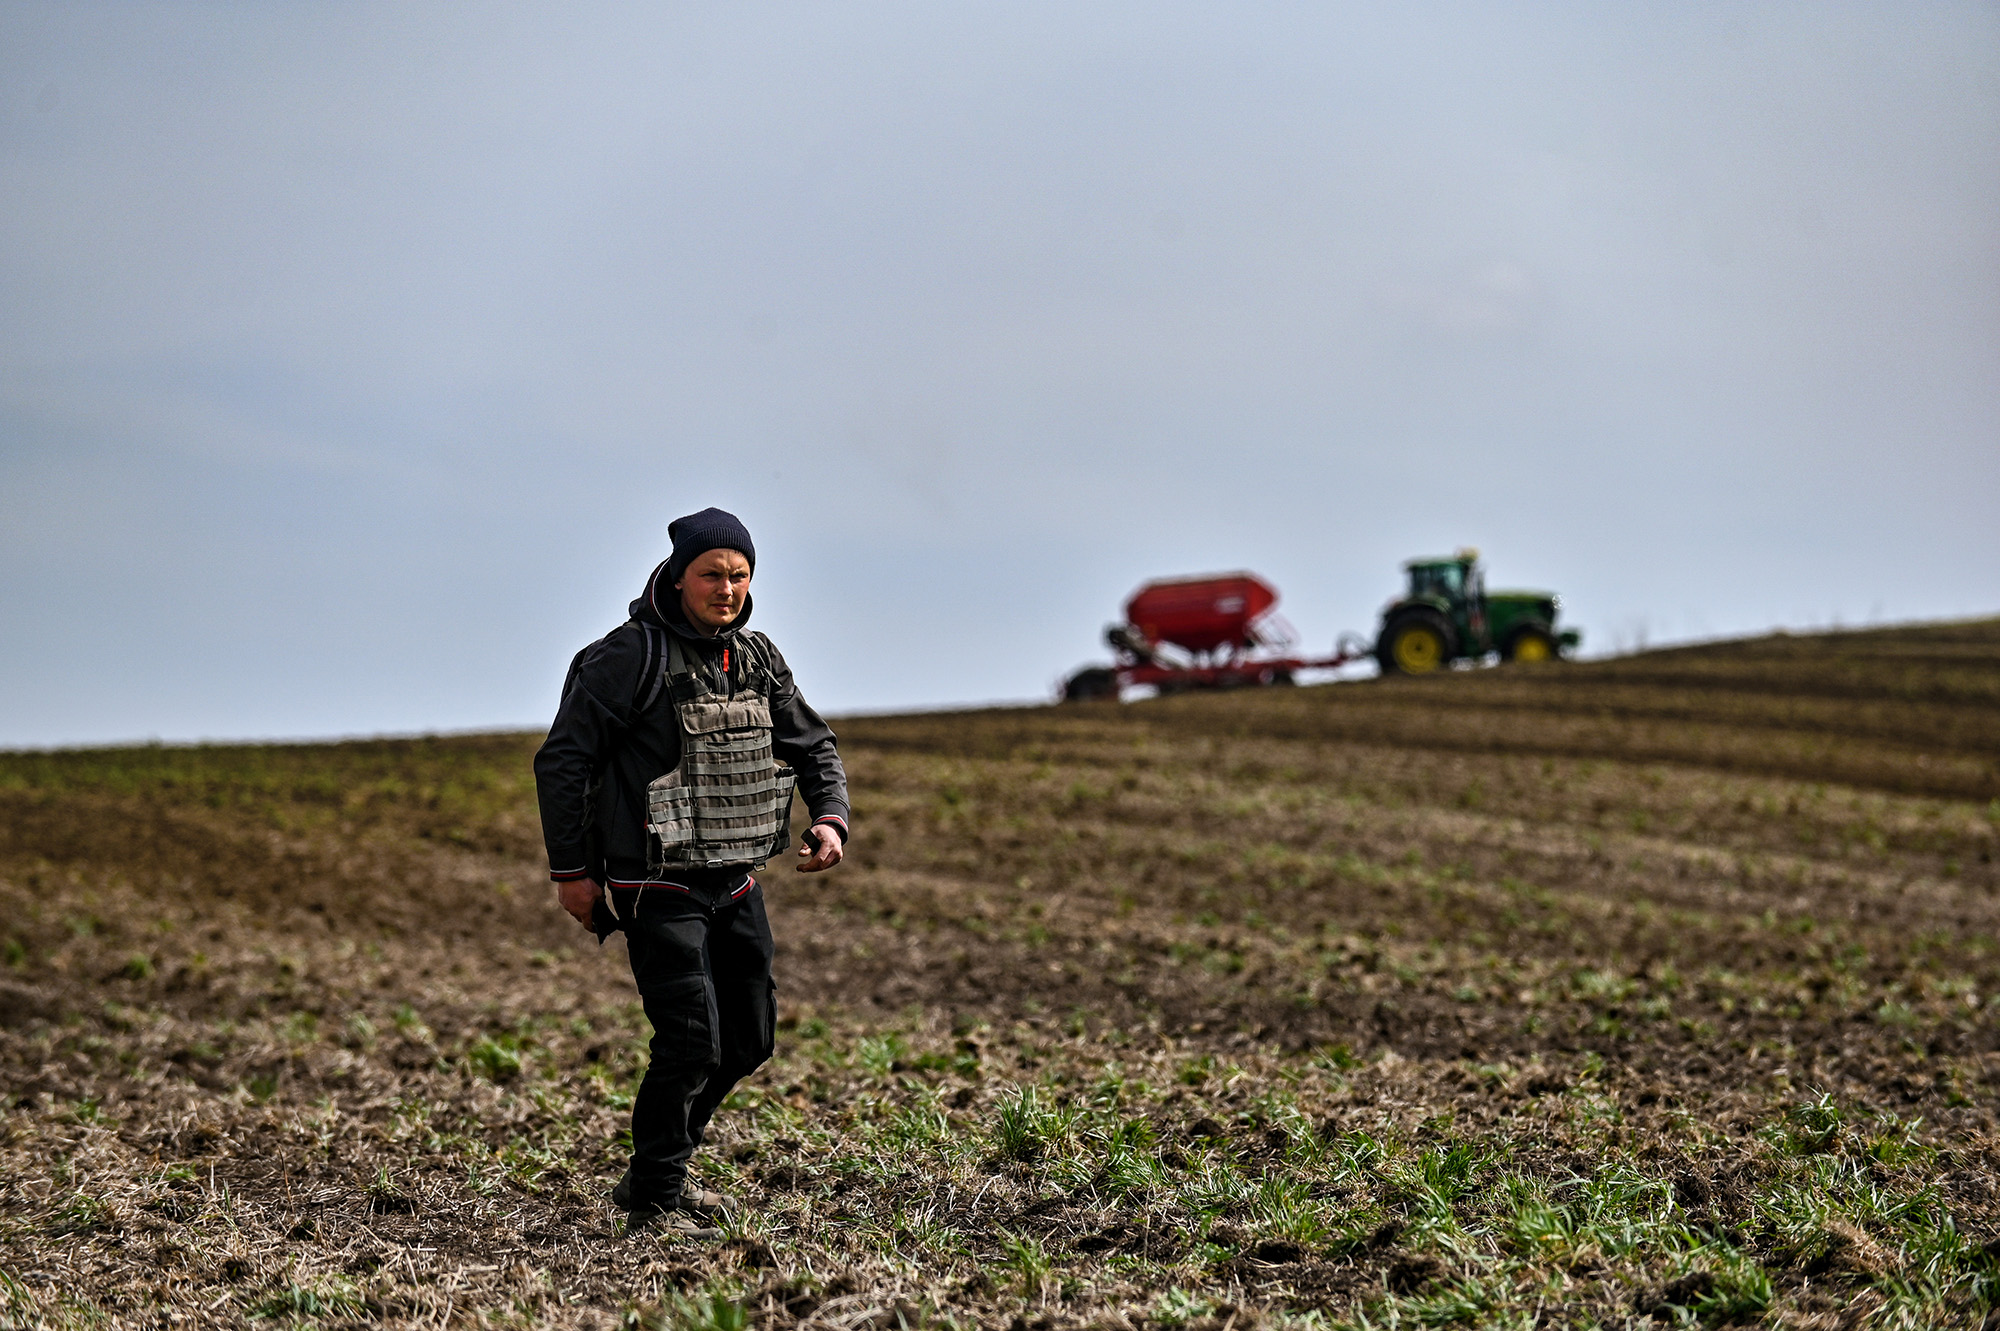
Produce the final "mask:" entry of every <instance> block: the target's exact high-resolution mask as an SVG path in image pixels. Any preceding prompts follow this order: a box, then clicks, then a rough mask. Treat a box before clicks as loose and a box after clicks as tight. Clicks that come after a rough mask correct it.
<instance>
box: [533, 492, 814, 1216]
mask: <svg viewBox="0 0 2000 1331" xmlns="http://www.w3.org/2000/svg"><path fill="white" fill-rule="evenodd" d="M667 534H668V536H669V537H671V538H672V540H673V543H674V549H673V553H672V554H671V555H670V556H668V558H667V560H666V562H664V563H662V564H661V565H660V566H659V567H658V568H656V569H654V570H653V573H652V576H651V577H649V578H648V579H647V580H646V588H645V591H644V592H643V593H642V594H641V595H640V597H639V599H638V600H636V601H634V602H632V605H631V611H630V613H631V618H630V619H629V620H627V621H626V623H624V624H623V625H621V626H620V627H618V628H616V629H614V630H612V631H611V632H610V633H609V634H607V635H606V636H604V637H603V638H600V639H599V640H598V641H596V642H594V643H592V644H590V646H588V647H586V648H584V649H583V650H582V651H581V652H578V653H577V655H576V659H575V660H574V661H573V662H571V663H570V668H569V677H568V679H566V680H565V681H564V683H563V693H562V704H561V706H560V707H559V708H558V710H557V712H556V719H555V724H553V725H552V726H550V727H549V737H548V740H547V741H546V742H545V743H544V744H543V745H542V747H541V751H540V752H538V753H537V754H536V755H535V788H536V793H537V795H538V796H539V799H540V803H541V812H542V835H543V838H544V839H545V841H546V842H547V844H548V852H549V877H550V878H552V879H553V880H555V883H556V892H557V896H558V898H559V899H560V901H561V902H562V907H563V909H564V910H566V911H568V912H569V913H570V914H571V915H573V916H575V917H576V919H577V921H578V922H579V923H580V924H582V925H584V926H585V927H587V928H591V929H593V930H595V931H596V932H597V935H598V937H599V939H600V940H602V939H603V938H604V937H606V936H608V935H609V934H610V933H611V932H612V931H614V930H623V931H624V933H625V942H626V949H627V951H628V952H629V953H630V956H631V962H632V976H633V979H634V980H636V981H637V983H638V988H639V997H640V999H641V1001H642V1002H643V1003H644V1005H645V1009H646V1019H647V1020H648V1021H650V1022H651V1023H652V1025H653V1039H652V1045H651V1052H652V1058H651V1061H650V1063H649V1064H648V1066H647V1068H646V1075H645V1079H644V1080H643V1081H642V1082H641V1083H640V1086H639V1094H638V1098H637V1099H636V1100H635V1101H634V1102H633V1105H632V1163H631V1166H630V1168H628V1169H627V1170H626V1171H625V1177H624V1178H623V1179H621V1180H619V1183H618V1186H617V1187H616V1188H615V1189H614V1190H613V1192H612V1194H611V1195H612V1200H613V1201H614V1202H616V1203H617V1204H618V1205H619V1206H621V1207H623V1208H624V1209H625V1210H626V1211H627V1212H628V1213H629V1216H630V1225H629V1226H628V1228H636V1227H638V1226H640V1225H644V1224H648V1223H652V1224H658V1225H660V1226H662V1227H665V1228H669V1229H672V1230H674V1231H676V1232H679V1233H682V1234H686V1235H689V1236H694V1237H713V1236H714V1235H717V1234H719V1233H720V1232H721V1231H720V1229H718V1228H717V1227H716V1223H715V1222H716V1221H718V1220H721V1219H723V1218H726V1217H727V1216H728V1215H729V1214H731V1212H732V1211H733V1210H734V1208H735V1204H734V1203H733V1202H732V1201H731V1200H730V1199H728V1198H726V1197H722V1196H720V1195H718V1194H716V1193H713V1192H704V1191H702V1190H700V1189H698V1188H696V1187H695V1186H694V1185H693V1184H692V1183H691V1182H690V1181H689V1179H688V1161H689V1159H690V1157H692V1156H693V1154H694V1150H695V1148H696V1147H697V1146H699V1145H700V1144H701V1141H702V1136H703V1133H704V1131H705V1129H706V1128H707V1126H708V1121H709V1117H710V1115H712V1114H713V1113H714V1112H715V1109H716V1106H717V1105H719V1104H721V1103H722V1100H723V1098H724V1097H725V1096H727V1095H728V1094H729V1091H730V1088H732V1087H733V1086H735V1084H736V1083H737V1082H738V1081H739V1080H740V1079H741V1078H743V1077H745V1076H747V1075H749V1074H750V1073H751V1072H753V1071H755V1070H756V1069H757V1068H758V1067H759V1066H761V1065H762V1064H763V1063H764V1061H765V1060H766V1059H768V1058H770V1056H771V1052H772V1047H773V1041H774V1031H775V1025H776V1020H775V1018H776V1013H775V1011H774V1004H773V999H772V992H773V986H772V982H771V956H772V942H771V926H770V922H769V921H768V919H766V917H765V914H764V894H763V889H762V888H760V887H759V886H758V885H757V880H756V879H754V878H753V877H751V871H752V870H754V869H756V868H758V867H760V866H761V865H762V864H763V863H764V862H765V861H766V860H769V859H772V858H775V857H777V856H781V855H783V854H784V853H785V852H786V850H788V849H789V848H790V830H789V829H790V812H791V803H792V789H793V785H794V783H796V785H797V787H798V789H799V792H800V794H802V795H803V796H804V797H805V803H806V808H807V809H808V810H809V811H810V813H811V815H812V822H811V825H810V826H808V827H807V829H806V832H805V836H804V844H803V845H802V846H800V847H799V848H798V851H797V855H796V859H797V861H798V864H797V868H798V870H799V871H800V872H802V873H817V872H819V871H820V870H823V869H830V868H832V867H833V866H834V865H836V864H838V863H840V859H841V854H842V848H843V847H844V846H845V845H846V842H847V815H848V809H847V775H846V772H845V771H844V770H843V769H842V767H841V764H840V754H839V752H838V751H837V750H836V749H835V747H834V737H833V731H832V730H830V729H828V728H827V724H826V722H825V721H823V720H821V719H820V716H819V713H817V712H815V711H813V709H812V708H811V707H809V706H807V705H806V701H805V699H804V698H803V697H801V696H800V694H799V690H798V687H797V685H795V684H794V683H793V682H792V672H791V669H790V668H789V667H788V666H786V664H785V659H784V657H782V656H780V655H779V654H778V649H777V648H776V647H774V646H772V644H771V640H770V639H769V638H767V637H765V636H764V635H763V634H761V633H753V632H750V631H749V630H748V629H747V628H746V627H745V626H746V625H747V624H748V623H749V620H750V605H751V603H750V578H751V575H752V573H753V572H754V571H755V570H756V566H757V549H756V547H755V546H754V545H752V544H751V541H750V533H749V532H748V531H747V530H745V528H744V526H743V524H742V523H741V522H739V521H738V520H737V519H736V518H735V517H734V516H732V515H731V514H728V513H725V512H723V511H722V510H721V509H716V508H708V509H703V510H702V511H701V512H699V513H694V514H690V515H689V516H687V517H684V518H681V519H679V520H678V521H676V522H674V523H673V524H671V525H670V526H669V527H668V528H667ZM774 759H782V760H783V761H784V762H785V763H786V764H787V765H788V766H787V767H780V766H779V765H778V764H777V762H776V761H774Z"/></svg>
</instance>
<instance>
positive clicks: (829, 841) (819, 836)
mask: <svg viewBox="0 0 2000 1331" xmlns="http://www.w3.org/2000/svg"><path fill="white" fill-rule="evenodd" d="M805 840H806V844H805V845H803V846H800V847H799V859H801V860H802V861H804V863H802V864H800V865H799V866H798V870H799V872H800V873H818V872H819V871H820V870H821V869H831V868H832V867H833V866H834V865H836V864H838V863H840V857H841V854H842V852H843V847H842V846H841V844H840V833H838V832H836V831H834V830H833V828H832V827H830V826H828V825H827V824H825V823H814V824H813V825H812V826H811V827H808V828H807V829H806V836H805ZM815 843H816V844H815Z"/></svg>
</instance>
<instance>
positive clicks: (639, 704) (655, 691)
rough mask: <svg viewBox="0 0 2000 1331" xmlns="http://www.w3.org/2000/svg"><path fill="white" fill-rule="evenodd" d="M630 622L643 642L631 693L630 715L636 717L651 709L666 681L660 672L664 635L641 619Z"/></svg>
mask: <svg viewBox="0 0 2000 1331" xmlns="http://www.w3.org/2000/svg"><path fill="white" fill-rule="evenodd" d="M631 622H632V623H634V624H637V625H638V626H639V636H640V638H641V639H643V640H644V642H645V651H644V652H643V653H641V655H640V666H639V684H638V687H637V688H636V689H634V690H633V694H632V715H633V716H634V717H635V718H637V717H639V716H642V715H644V714H645V713H647V712H649V711H651V710H652V708H653V704H654V703H656V702H658V701H659V700H660V689H661V688H662V687H663V686H664V685H665V683H666V680H665V679H664V678H663V677H662V675H661V673H660V648H661V643H660V639H661V637H662V636H665V635H663V634H662V633H661V631H660V630H659V629H657V628H655V627H653V626H652V625H651V624H648V623H647V622H646V621H645V620H643V619H635V620H633V621H631Z"/></svg>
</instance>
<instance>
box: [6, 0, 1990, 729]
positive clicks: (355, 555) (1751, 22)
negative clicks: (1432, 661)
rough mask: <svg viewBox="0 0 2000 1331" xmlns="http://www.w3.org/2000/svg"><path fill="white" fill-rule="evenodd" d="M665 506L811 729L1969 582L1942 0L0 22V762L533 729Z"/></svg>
mask: <svg viewBox="0 0 2000 1331" xmlns="http://www.w3.org/2000/svg"><path fill="white" fill-rule="evenodd" d="M708 504H718V505H721V506H723V507H727V508H731V509H734V510H735V511H736V512H738V513H740V514H741V515H742V516H743V517H744V518H745V519H746V520H747V521H748V522H749V524H750V526H751V529H752V531H753V532H754V533H755V534H756V537H757V540H758V547H759V555H760V562H759V566H758V576H757V599H758V613H757V616H756V623H757V624H758V626H759V627H762V628H765V629H767V630H769V631H770V632H771V633H772V634H773V635H774V636H775V637H776V639H777V641H778V642H779V644H780V645H781V646H782V647H783V648H784V650H785V652H786V653H787V655H788V656H789V657H790V658H791V660H792V661H793V663H794V665H795V667H796V668H797V670H798V672H799V675H800V678H801V680H802V682H803V684H804V685H805V687H806V691H807V694H808V696H809V697H811V698H812V699H813V700H814V701H815V702H816V703H818V704H819V705H820V706H821V707H822V708H824V709H827V710H831V711H842V710H857V709H894V708H904V707H920V706H929V705H936V704H947V703H956V702H967V701H976V700H988V699H1025V698H1034V697H1039V696H1046V695H1047V693H1048V691H1049V689H1050V688H1051V687H1052V686H1053V684H1054V682H1055V681H1056V680H1057V679H1058V678H1059V677H1060V676H1061V675H1062V674H1064V673H1065V672H1066V671H1068V670H1069V669H1070V668H1072V667H1074V666H1076V665H1078V664H1081V663H1083V662H1086V661H1088V660H1090V659H1092V658H1095V657H1102V656H1103V655H1104V650H1103V648H1102V647H1101V645H1100V643H1099V641H1098V634H1099V632H1100V630H1101V629H1102V626H1103V625H1104V623H1105V622H1106V621H1107V620H1110V619H1112V618H1115V617H1116V615H1117V612H1118V609H1119V607H1120V605H1121V604H1122V602H1123V600H1124V598H1125V596H1126V595H1127V594H1128V593H1129V592H1130V591H1131V590H1132V588H1133V587H1134V586H1135V585H1136V584H1138V583H1139V582H1141V581H1142V580H1144V579H1145V578H1148V577H1152V576H1160V575H1168V574H1182V573H1194V572H1201V571H1205V570H1211V569H1228V568H1237V567H1247V568H1251V569H1255V570H1258V571H1260V572H1262V573H1263V574H1265V575H1266V576H1267V577H1269V578H1270V579H1271V580H1272V581H1273V582H1275V583H1276V584H1277V585H1278V586H1279V587H1280V588H1281V589H1282V591H1283V593H1284V601H1283V603H1282V606H1281V608H1282V609H1283V611H1284V612H1285V613H1286V614H1287V616H1288V617H1289V618H1290V619H1291V620H1292V622H1293V623H1295V624H1296V625H1298V627H1299V628H1300V629H1301V630H1302V631H1303V633H1304V635H1305V637H1306V639H1307V640H1308V642H1309V643H1310V644H1313V645H1317V646H1328V645H1330V644H1331V642H1332V640H1333V638H1334V636H1335V634H1336V633H1337V632H1339V631H1340V630H1343V629H1356V630H1371V629H1372V627H1373V624H1374V619H1375V614H1376V611H1377V609H1378V608H1379V606H1380V604H1381V602H1382V601H1383V600H1384V598H1385V597H1386V596H1387V595H1388V594H1389V593H1390V592H1391V591H1392V590H1393V589H1394V588H1395V586H1396V582H1397V578H1398V573H1397V564H1398V561H1400V560H1401V559H1403V558H1404V557H1407V556H1410V555H1415V554H1422V553H1427V552H1438V551H1444V550H1448V549H1450V548H1452V547H1454V546H1456V545H1460V544H1476V545H1478V546H1480V547H1482V548H1483V549H1484V550H1485V551H1486V553H1487V555H1488V558H1489V564H1490V568H1491V570H1492V578H1493V580H1494V581H1495V582H1496V583H1497V584H1502V585H1504V584H1515V585H1527V586H1543V587H1551V588H1554V589H1556V590H1558V591H1560V592H1561V593H1562V594H1563V595H1564V597H1565V601H1566V604H1567V606H1568V609H1569V612H1570V614H1571V616H1572V618H1573V620H1574V622H1576V623H1577V624H1579V625H1580V626H1581V627H1582V628H1583V629H1584V631H1585V634H1586V644H1587V646H1590V647H1594V648H1598V649H1606V648H1610V647H1612V646H1615V645H1629V644H1631V643H1633V642H1636V641H1638V640H1639V639H1640V638H1641V637H1645V638H1648V639H1650V640H1651V641H1655V642H1658V641H1663V640H1669V639H1676V638H1683V637H1689V636H1707V635H1715V634H1724V633H1739V632H1747V631H1754V630H1759V629H1763V628H1766V627H1769V626H1772V625H1776V624H1786V625H1792V626H1808V625H1815V624H1827V623H1832V622H1836V621H1838V622H1845V623H1859V622H1866V621H1873V620H1882V619H1906V618H1917V617H1933V616H1952V615H1970V614H1980V613H1987V614H1990V613H1994V612H1996V611H2000V560H1996V557H1995V556H1996V544H2000V543H1997V542H1996V539H1995V532H1996V531H2000V8H1996V7H1995V6H1994V5H1992V4H1990V3H1977V4H1942V3H1941V4H1928V3H1912V2H1911V0H1897V2H1896V3H1881V4H1857V5H1841V4H1797V5H1792V4H1769V5H1745V4H1737V3H1732V4H1725V5H1705V4H1695V3H1687V2H1686V0H1675V2H1674V3H1663V4H1644V3H1620V4H1601V3H1598V4H1576V5H1564V4H1521V3H1518V2H1516V0H1510V2H1509V3H1504V4H1502V3H1492V4H1478V3H1465V4H1452V5H1396V6H1386V5H1379V4H1365V5H1364V4H1339V3H1327V2H1325V0H1320V2H1318V3H1312V4H1301V5H1283V4H1230V5H1217V4H1199V5H1173V4H1163V3H1147V4H1102V5H1077V4H1073V3H1063V4H1049V5H1027V4H993V5H965V4H937V3H931V4H912V5H892V4H871V5H838V4H824V3H815V4H801V5H795V6H792V5H787V6H774V5H763V4H744V3H737V4H729V5H665V4H645V5H634V6H631V7H629V8H628V7H617V6H606V5H577V6H567V5H566V6H530V7H519V8H515V7H507V6H500V5H495V4H489V3H481V4H478V5H467V6H462V7H449V6H411V5H404V4H393V5H390V4H382V5H376V4H338V5H336V4H326V5H316V6H301V5H277V4H255V5H252V4H240V5H229V4H221V5H154V4H144V5H140V4H133V5H105V4H94V3H87V2H81V0H68V2H67V3H63V4H60V5H53V4H52V5H34V4H11V5H8V6H7V7H5V8H4V9H0V744H16V745H18V744H47V743H66V742H80V741H89V740H100V739H129V738H143V737H148V736H158V737H164V738H168V739H174V738H189V737H200V736H208V737H227V736H279V735H283V736H299V735H322V734H348V733H367V732H381V731H411V730H428V729H439V728H463V727H474V726H529V725H540V724H543V723H545V722H546V720H547V718H548V716H549V715H550V714H551V713H552V711H553V707H554V702H555V695H556V690H557V688H558V686H559V684H560V681H561V678H562V671H563V668H564V666H565V665H566V663H567V661H568V659H569V657H570V655H571V654H572V653H573V652H574V651H575V650H576V649H577V647H579V646H581V645H582V644H583V643H584V642H586V641H588V640H589V639H591V638H593V637H595V636H597V635H599V634H601V633H603V632H605V631H606V630H608V629H610V628H611V627H612V626H614V625H615V624H617V623H618V622H619V621H620V620H621V618H622V617H623V613H624V604H625V602H626V601H627V600H628V599H629V598H630V597H631V596H632V595H633V594H634V593H635V592H636V590H637V588H638V585H639V583H640V582H641V580H642V579H643V577H644V575H645V573H646V572H647V570H648V569H649V568H650V567H651V566H652V564H653V562H654V561H655V560H656V559H658V558H659V557H661V556H662V555H663V553H664V552H665V549H666V540H665V527H666V523H667V521H668V520H669V519H670V518H672V517H674V516H676V515H678V514H680V513H683V512H686V511H689V510H691V509H695V508H699V507H702V506H705V505H708Z"/></svg>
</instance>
